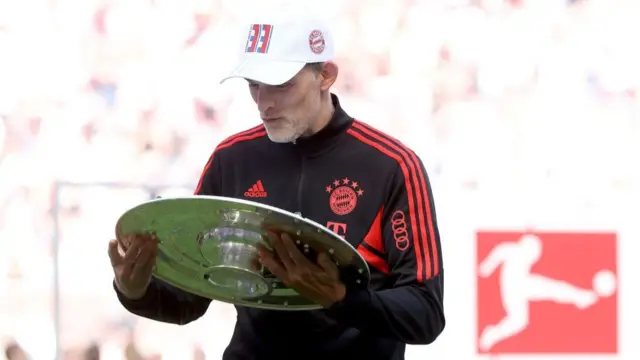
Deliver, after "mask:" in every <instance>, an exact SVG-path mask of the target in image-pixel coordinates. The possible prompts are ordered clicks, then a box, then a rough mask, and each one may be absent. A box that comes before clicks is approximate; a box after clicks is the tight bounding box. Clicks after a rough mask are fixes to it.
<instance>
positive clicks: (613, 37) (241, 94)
mask: <svg viewBox="0 0 640 360" xmlns="http://www.w3.org/2000/svg"><path fill="white" fill-rule="evenodd" d="M305 1H307V0H305ZM281 2H286V1H285V0H272V1H264V2H255V1H250V0H182V1H147V0H83V1H79V0H56V1H42V0H20V1H10V0H0V343H2V345H6V344H9V343H11V342H12V341H13V342H17V343H18V344H19V345H20V347H22V348H24V349H26V350H27V351H28V352H29V353H30V355H31V356H32V358H33V359H34V360H40V359H43V360H50V359H52V358H53V357H54V355H53V354H54V353H55V346H56V337H55V334H56V325H57V326H58V329H57V330H58V331H57V333H58V335H59V337H58V342H59V345H60V346H61V352H62V353H63V354H64V358H65V359H75V358H78V359H80V358H82V359H84V358H83V357H82V355H78V354H81V353H82V351H84V350H85V349H86V348H87V346H88V345H89V344H91V343H92V342H95V343H96V344H97V346H98V347H99V349H100V352H101V354H102V357H103V358H104V359H109V360H111V359H114V360H115V359H118V360H119V359H125V358H126V359H131V358H136V359H158V358H162V359H180V360H184V359H191V358H199V359H200V358H202V357H201V356H200V355H201V354H202V353H204V354H206V356H207V358H209V359H219V358H220V354H221V352H222V351H223V349H224V347H225V346H226V345H227V343H228V341H229V338H230V336H231V333H232V328H233V325H234V322H235V313H234V311H233V309H232V308H231V307H230V306H228V305H224V304H219V303H216V304H213V305H212V306H211V308H210V310H209V312H208V314H207V315H206V316H205V317H203V318H202V319H200V320H199V321H197V322H195V323H193V324H190V325H188V326H184V327H177V326H169V325H163V324H160V323H155V322H151V321H145V320H140V319H136V318H134V317H131V316H129V315H128V314H127V313H126V312H124V311H123V310H122V307H121V306H120V305H119V304H118V302H117V301H116V300H115V298H114V294H113V291H112V289H111V286H110V281H111V277H112V274H111V269H110V267H109V264H108V260H107V257H106V241H107V240H108V239H109V238H110V237H112V236H113V226H112V225H113V222H114V221H115V219H116V218H117V216H118V215H120V213H122V211H124V210H125V209H126V208H127V207H129V206H132V205H134V204H136V203H138V202H140V201H144V200H146V199H148V198H149V196H155V195H165V196H168V195H170V194H188V193H190V191H191V189H192V188H193V186H194V184H193V183H194V182H195V181H196V180H197V178H198V176H199V172H200V171H201V169H202V167H203V165H204V163H205V162H206V160H207V158H208V156H209V155H210V152H211V150H212V149H213V148H214V147H215V145H216V144H217V143H218V142H219V141H221V139H223V138H225V137H226V136H228V135H229V134H231V133H233V132H236V131H239V130H242V129H246V128H248V127H250V126H253V125H255V124H257V123H258V121H259V120H258V117H257V114H256V111H255V105H254V104H253V103H252V101H251V98H250V96H249V95H248V92H247V89H246V85H245V84H244V83H243V82H242V81H237V82H230V83H225V85H223V86H220V85H218V81H217V80H218V79H219V78H220V77H221V76H222V75H223V74H224V73H225V72H226V70H227V69H228V68H229V67H230V66H231V65H232V64H233V62H234V56H233V55H232V52H231V51H229V50H230V49H235V48H238V50H241V48H242V47H243V46H244V45H245V41H246V29H245V28H244V27H241V26H240V25H239V24H240V23H239V20H240V19H241V18H242V17H244V16H245V15H246V13H247V9H249V8H251V9H253V10H256V11H259V9H258V7H259V6H275V4H276V3H281ZM258 3H259V4H258ZM297 3H301V1H297ZM308 3H309V5H308V6H310V7H311V6H316V7H317V11H321V12H324V13H327V15H328V16H329V17H331V19H332V20H333V21H334V29H335V34H334V37H335V38H336V40H337V43H336V50H337V53H338V61H339V64H340V77H339V79H338V81H337V82H336V84H335V86H334V90H335V92H336V93H338V94H339V95H340V96H341V99H342V103H343V105H344V107H345V108H346V109H347V110H348V112H349V113H350V114H352V115H353V116H356V117H357V118H359V119H361V120H362V121H364V122H367V123H370V124H371V125H373V126H376V127H378V128H380V129H382V130H384V131H387V132H389V133H391V134H392V135H395V136H396V137H398V138H400V139H401V140H403V141H405V142H406V143H407V144H408V145H409V146H411V147H412V148H414V149H415V150H416V152H418V153H419V155H420V156H421V157H422V159H423V161H424V163H425V166H426V167H427V169H428V171H429V175H430V178H431V182H432V185H433V192H434V194H435V200H436V205H437V213H438V221H439V229H440V233H441V238H442V246H443V254H444V266H445V270H444V272H445V274H446V285H445V288H446V289H445V290H446V294H445V311H446V314H447V327H446V329H445V331H444V333H443V334H442V336H441V337H440V338H439V339H438V340H437V341H436V342H435V343H434V344H431V345H429V346H410V347H409V349H408V354H407V359H410V360H426V359H457V358H460V359H468V360H470V359H492V358H500V359H536V360H537V359H540V360H543V359H553V360H558V359H623V360H636V359H639V358H640V341H638V335H637V334H640V307H639V306H638V305H637V304H640V286H638V281H637V277H638V276H639V274H640V261H638V260H637V254H639V253H640V241H639V240H640V230H639V227H638V218H639V215H640V205H639V204H640V166H639V165H638V164H640V66H638V64H640V52H639V51H637V48H638V46H637V44H638V40H637V34H639V33H640V22H639V21H637V19H639V18H640V1H638V0H615V1H613V0H581V1H578V0H482V1H468V0H439V1H435V0H422V1H420V0H414V1H397V0H379V1H362V0H330V1H308ZM234 32H237V34H238V39H240V40H239V42H238V43H235V42H234V40H235V38H234V37H232V36H230V34H232V33H234ZM276 32H277V30H276ZM276 32H274V34H276ZM306 45H307V46H308V44H306ZM337 176H342V175H337ZM58 181H64V182H67V183H69V184H70V185H69V186H66V187H65V188H64V189H62V190H60V191H59V192H55V191H54V190H55V186H54V184H55V183H56V182H58ZM98 182H99V183H103V184H102V185H100V186H90V187H87V186H80V184H85V183H98ZM74 184H75V185H74ZM131 184H137V185H136V186H134V187H131V186H130V185H131ZM155 185H162V186H169V187H175V188H174V189H171V191H169V192H164V193H162V194H151V193H149V192H148V191H147V190H146V189H144V187H149V186H155ZM264 186H265V188H267V187H268V184H264ZM54 193H55V194H57V197H54V196H52V194H54ZM52 239H53V240H55V243H56V244H57V245H58V247H57V250H58V252H57V253H58V256H59V259H60V268H59V273H58V275H59V277H58V278H59V282H58V283H55V282H54V281H53V279H54V277H53V276H51V275H52V274H53V271H52V269H53V255H54V251H53V250H54V247H53V246H52V244H53V243H54V241H52ZM53 289H57V290H59V292H58V294H59V300H60V301H59V303H58V304H59V308H58V310H59V311H58V312H55V311H53V309H54V307H53V306H52V305H53V304H54V303H55V301H54V300H55V297H54V294H55V292H54V291H53ZM55 314H57V315H58V316H57V317H56V316H54V315H55ZM124 349H128V350H127V354H128V355H126V356H125V351H124ZM132 349H133V350H132ZM132 353H134V354H137V355H136V356H132V355H131V354H132ZM198 354H200V355H198ZM2 356H3V352H1V351H0V358H2Z"/></svg>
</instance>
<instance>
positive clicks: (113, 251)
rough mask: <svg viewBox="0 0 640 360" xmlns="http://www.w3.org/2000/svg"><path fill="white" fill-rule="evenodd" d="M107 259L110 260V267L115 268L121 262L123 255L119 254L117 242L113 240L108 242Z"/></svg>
mask: <svg viewBox="0 0 640 360" xmlns="http://www.w3.org/2000/svg"><path fill="white" fill-rule="evenodd" d="M108 253H109V259H110V260H111V266H116V265H118V264H120V263H121V262H122V259H123V255H122V254H121V253H120V249H119V245H118V241H117V240H115V239H112V240H109V250H108Z"/></svg>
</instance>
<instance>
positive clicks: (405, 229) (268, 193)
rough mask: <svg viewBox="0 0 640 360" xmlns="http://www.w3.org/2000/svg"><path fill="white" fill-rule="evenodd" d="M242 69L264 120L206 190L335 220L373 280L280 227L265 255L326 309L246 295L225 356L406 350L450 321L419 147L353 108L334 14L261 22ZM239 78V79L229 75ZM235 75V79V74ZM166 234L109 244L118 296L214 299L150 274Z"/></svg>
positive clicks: (161, 301)
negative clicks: (327, 21)
mask: <svg viewBox="0 0 640 360" xmlns="http://www.w3.org/2000/svg"><path fill="white" fill-rule="evenodd" d="M249 31H250V32H249V35H248V40H247V42H246V46H245V52H244V54H243V56H242V59H241V62H240V64H239V66H238V67H237V68H236V70H235V71H234V72H233V73H232V74H231V75H230V76H229V77H228V78H232V77H236V78H244V79H246V80H247V81H248V84H249V91H250V93H251V96H252V97H253V100H254V101H255V103H256V104H257V106H258V110H259V112H260V116H261V118H262V122H263V124H262V125H260V126H257V127H254V128H252V129H249V130H247V131H244V132H241V133H239V134H236V135H233V136H231V137H229V138H228V139H226V140H224V141H222V142H221V143H220V144H219V145H218V147H217V148H216V149H215V151H214V153H213V155H212V156H211V158H210V159H209V161H208V163H207V164H206V166H205V168H204V171H203V174H202V177H201V179H200V182H199V183H198V186H197V189H196V192H195V193H196V194H197V195H216V196H227V197H234V198H241V199H249V200H253V201H257V202H260V203H264V204H268V205H271V206H275V207H278V208H282V209H285V210H288V211H291V212H298V213H301V214H302V216H304V217H307V218H310V219H312V220H314V221H316V222H320V223H322V224H326V225H327V227H329V228H330V229H332V230H333V231H334V232H336V233H337V234H338V235H341V236H343V237H344V238H345V239H346V240H347V241H348V242H350V243H351V244H352V245H353V246H354V247H356V248H357V249H358V251H359V252H360V253H361V254H362V256H363V257H364V258H365V259H366V260H367V262H368V264H369V266H370V268H371V273H372V279H371V282H370V284H369V286H368V287H366V286H361V287H350V286H349V287H347V286H345V285H344V283H343V282H342V281H341V279H340V276H339V275H338V271H337V269H336V266H335V265H334V264H332V263H331V262H329V261H327V256H326V255H324V254H320V255H319V256H318V260H317V262H316V263H313V262H311V261H310V260H307V259H306V258H305V257H304V256H303V255H302V254H301V253H300V252H299V251H298V250H297V248H296V247H295V246H294V245H293V243H292V240H291V238H289V237H287V236H282V237H278V236H275V235H273V234H272V237H271V242H272V245H273V248H274V251H273V252H270V251H267V250H266V249H264V248H263V249H261V252H260V261H261V262H262V264H263V265H264V266H265V267H266V268H268V269H269V270H270V271H271V272H272V273H273V274H274V275H275V276H277V277H278V278H279V279H280V280H281V281H282V282H283V283H285V284H286V285H288V286H289V287H292V288H294V289H296V290H297V291H298V292H299V293H300V294H302V295H304V296H306V297H308V298H309V299H312V300H314V301H315V302H317V303H318V304H321V305H322V306H323V307H324V309H323V310H320V311H305V312H285V311H273V310H260V309H254V308H246V307H236V309H237V313H238V315H237V323H236V327H235V331H234V333H233V336H232V339H231V343H230V344H229V346H228V347H227V349H226V351H225V353H224V355H223V359H224V360H267V359H279V360H283V359H296V360H302V359H304V360H311V359H332V360H341V359H345V360H346V359H368V360H374V359H380V360H391V359H404V351H405V344H429V343H431V342H433V341H434V340H435V339H436V338H437V337H438V336H439V334H440V333H441V332H442V330H443V328H444V324H445V318H444V311H443V303H442V302H443V270H442V269H443V267H442V253H441V251H440V239H439V234H438V228H437V225H436V217H435V216H436V215H435V209H434V205H433V200H432V194H431V190H430V187H429V182H428V178H427V174H426V172H425V169H424V166H423V165H422V162H421V161H420V160H419V158H418V157H417V156H416V155H415V153H414V152H412V151H411V150H409V149H407V148H406V147H405V146H404V145H403V144H402V143H400V142H399V141H398V140H395V139H393V138H391V137H389V136H388V135H385V134H383V133H381V132H380V131H378V130H376V129H374V128H372V127H370V126H368V125H366V124H364V123H362V122H359V121H357V120H354V119H353V118H351V117H350V116H349V115H347V113H346V112H345V111H344V110H343V109H342V108H341V106H340V102H339V100H338V97H337V96H335V95H333V94H331V92H330V89H331V86H332V85H333V84H334V82H335V81H336V78H337V76H338V66H337V65H336V64H335V63H334V62H333V61H332V59H333V53H334V43H333V38H332V36H331V34H330V32H329V30H328V28H327V27H326V26H325V25H324V24H323V23H322V22H320V21H319V20H317V19H314V18H312V17H309V16H306V17H304V16H296V17H293V16H289V15H287V14H283V16H281V18H280V19H278V18H267V19H266V20H263V21H261V22H258V23H257V24H255V25H251V26H250V30H249ZM225 80H226V79H225ZM223 81H224V80H223ZM156 251H157V241H156V239H154V238H153V237H152V236H138V237H136V238H134V241H133V244H132V245H131V247H130V248H129V250H128V251H127V253H126V254H125V253H123V251H122V250H121V249H119V248H118V245H117V243H116V242H115V241H112V242H111V243H110V248H109V254H110V257H111V261H112V264H113V267H114V272H115V281H114V286H115V289H116V292H117V294H118V298H119V299H120V301H121V302H122V304H123V305H124V307H126V308H127V309H128V310H129V311H130V312H132V313H133V314H137V315H139V316H143V317H146V318H149V319H155V320H158V321H163V322H167V323H174V324H187V323H189V322H191V321H194V320H196V319H198V318H200V317H201V316H202V315H204V313H205V312H206V310H207V308H208V306H209V303H210V300H208V299H204V298H201V297H199V296H195V295H192V294H189V293H186V292H184V291H181V290H178V289H176V288H173V287H171V286H169V285H167V284H165V283H163V282H161V281H159V280H157V279H150V274H151V271H152V267H153V263H154V258H155V255H156Z"/></svg>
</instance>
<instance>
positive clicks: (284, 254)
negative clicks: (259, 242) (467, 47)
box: [269, 231, 296, 275]
mask: <svg viewBox="0 0 640 360" xmlns="http://www.w3.org/2000/svg"><path fill="white" fill-rule="evenodd" d="M269 240H271V246H273V249H274V250H275V252H276V255H277V256H278V258H279V259H280V261H281V262H282V264H283V265H284V267H285V269H286V270H287V271H288V272H289V271H292V270H294V269H295V268H296V265H295V263H294V262H293V260H292V259H291V255H289V251H287V248H286V247H285V246H284V244H283V243H282V239H281V238H280V236H278V235H277V234H275V233H273V232H271V231H270V232H269ZM274 275H275V274H274Z"/></svg>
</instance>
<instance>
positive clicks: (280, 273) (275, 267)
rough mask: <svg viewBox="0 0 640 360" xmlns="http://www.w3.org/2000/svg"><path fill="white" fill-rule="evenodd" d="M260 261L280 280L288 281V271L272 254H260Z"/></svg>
mask: <svg viewBox="0 0 640 360" xmlns="http://www.w3.org/2000/svg"><path fill="white" fill-rule="evenodd" d="M260 263H261V264H262V265H264V266H265V267H266V268H267V269H269V271H271V273H272V274H273V275H274V276H275V277H277V278H278V279H280V281H282V282H284V283H288V282H289V272H288V271H287V269H286V268H285V267H284V266H283V265H280V262H279V261H278V259H276V258H275V256H274V255H273V254H271V253H267V254H265V255H264V256H260Z"/></svg>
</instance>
